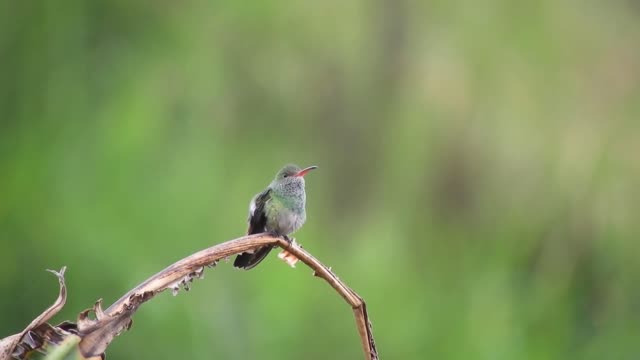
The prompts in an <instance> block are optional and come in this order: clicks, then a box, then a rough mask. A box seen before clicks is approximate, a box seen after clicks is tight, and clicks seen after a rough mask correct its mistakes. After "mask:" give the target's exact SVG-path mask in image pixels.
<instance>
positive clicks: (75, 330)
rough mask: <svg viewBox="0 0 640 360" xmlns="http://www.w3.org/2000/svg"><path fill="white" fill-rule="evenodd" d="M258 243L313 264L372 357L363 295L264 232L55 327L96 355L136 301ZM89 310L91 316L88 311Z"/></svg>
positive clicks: (187, 261)
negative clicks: (342, 303)
mask: <svg viewBox="0 0 640 360" xmlns="http://www.w3.org/2000/svg"><path fill="white" fill-rule="evenodd" d="M264 245H272V246H278V247H280V248H282V249H284V250H286V251H288V252H289V253H291V254H293V255H294V256H296V257H297V258H298V259H300V260H301V261H302V262H304V263H305V264H306V265H307V266H309V267H310V268H311V269H313V270H314V275H315V276H318V277H320V278H322V279H324V280H325V281H327V282H328V283H329V285H331V287H333V288H334V289H335V290H336V291H337V292H338V293H339V294H340V295H341V296H342V298H344V300H345V301H346V302H347V303H348V304H349V305H350V306H351V308H352V309H353V311H354V315H355V319H356V326H357V328H358V333H359V334H360V339H361V343H362V348H363V350H364V353H365V359H367V360H378V353H377V350H376V346H375V342H374V339H373V334H372V331H371V323H370V321H369V317H368V314H367V308H366V304H365V302H364V300H363V299H362V298H361V297H360V296H359V295H358V294H356V293H355V292H354V291H353V290H351V289H350V288H349V287H348V286H347V285H345V284H344V283H343V282H342V281H340V279H338V277H337V276H336V275H335V274H334V273H333V272H332V271H331V269H330V268H328V267H327V266H325V265H323V264H322V263H321V262H320V261H318V260H317V259H316V258H314V257H313V256H312V255H311V254H309V253H308V252H307V251H305V250H304V249H302V248H301V247H299V246H298V245H297V244H295V242H293V243H289V242H288V241H286V240H284V239H282V238H279V237H274V236H272V235H271V234H268V233H262V234H255V235H248V236H243V237H241V238H237V239H234V240H229V241H227V242H224V243H221V244H218V245H215V246H212V247H210V248H207V249H204V250H202V251H199V252H197V253H195V254H193V255H191V256H188V257H186V258H184V259H182V260H179V261H178V262H176V263H174V264H173V265H170V266H169V267H167V268H165V269H164V270H162V271H160V272H159V273H157V274H155V275H153V276H152V277H150V278H149V279H147V280H145V281H144V282H142V283H141V284H140V285H138V286H136V287H135V288H134V289H132V290H131V291H129V292H127V293H126V294H125V295H124V296H122V297H121V298H120V299H118V300H117V301H116V302H115V303H113V304H112V305H111V306H109V308H107V309H106V310H103V309H102V300H101V299H100V300H98V301H97V302H96V303H95V304H94V306H93V307H92V308H90V309H87V310H84V311H82V312H81V313H80V314H79V316H78V322H77V324H73V323H68V322H65V323H62V324H60V325H58V326H57V327H55V328H57V329H60V330H63V331H64V332H66V333H68V334H73V335H78V336H79V337H80V338H81V339H82V340H80V343H79V344H78V350H79V351H80V353H81V354H82V356H84V357H85V358H94V357H101V356H102V354H104V352H105V350H106V348H107V346H108V345H109V343H111V341H112V340H113V339H114V338H115V337H116V336H118V335H120V334H121V333H122V332H124V331H126V330H128V329H129V328H130V327H131V324H132V319H131V318H132V316H133V314H134V313H135V312H136V310H137V309H138V308H139V307H140V305H142V304H143V303H145V302H146V301H149V300H150V299H151V298H153V297H154V296H155V295H157V294H159V293H160V292H162V291H164V290H167V289H171V290H172V291H173V293H174V295H175V294H176V293H177V292H178V291H179V289H180V288H184V289H185V290H189V286H190V284H191V282H192V281H193V280H194V279H196V278H200V277H202V275H203V273H204V269H205V267H213V266H215V265H216V264H217V263H218V261H219V260H221V259H224V258H227V257H230V256H233V255H236V254H239V253H242V252H245V251H250V250H255V249H257V248H259V247H261V246H264ZM90 313H94V315H95V319H92V318H90V317H89V314H90ZM21 341H22V340H21Z"/></svg>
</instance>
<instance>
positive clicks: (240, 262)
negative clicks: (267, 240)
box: [233, 245, 273, 270]
mask: <svg viewBox="0 0 640 360" xmlns="http://www.w3.org/2000/svg"><path fill="white" fill-rule="evenodd" d="M272 248H273V247H272V246H271V245H267V246H263V247H261V248H259V249H257V250H255V251H254V252H253V253H249V252H243V253H242V254H240V255H238V256H236V260H235V261H234V262H233V266H235V267H237V268H240V269H244V270H250V269H253V268H254V267H255V266H256V265H258V264H259V263H260V262H261V261H262V260H264V258H265V257H267V255H269V251H271V249H272Z"/></svg>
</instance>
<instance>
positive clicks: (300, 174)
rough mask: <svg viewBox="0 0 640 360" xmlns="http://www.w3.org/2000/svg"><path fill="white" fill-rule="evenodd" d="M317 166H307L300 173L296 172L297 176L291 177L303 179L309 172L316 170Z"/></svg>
mask: <svg viewBox="0 0 640 360" xmlns="http://www.w3.org/2000/svg"><path fill="white" fill-rule="evenodd" d="M317 168H318V167H317V166H309V167H308V168H305V169H302V170H300V171H298V173H297V174H295V175H293V176H300V177H303V176H305V175H306V174H307V173H308V172H309V171H311V170H313V169H317Z"/></svg>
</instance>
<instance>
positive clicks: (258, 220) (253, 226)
mask: <svg viewBox="0 0 640 360" xmlns="http://www.w3.org/2000/svg"><path fill="white" fill-rule="evenodd" d="M269 200H271V189H267V190H265V191H263V192H261V193H260V194H258V195H256V196H255V197H254V198H253V199H252V200H251V204H250V205H249V229H248V230H247V235H251V234H257V233H261V232H265V231H266V226H267V215H266V212H265V205H266V204H267V201H269Z"/></svg>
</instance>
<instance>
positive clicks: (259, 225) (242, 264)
mask: <svg viewBox="0 0 640 360" xmlns="http://www.w3.org/2000/svg"><path fill="white" fill-rule="evenodd" d="M317 168H318V167H317V166H309V167H306V168H304V169H301V168H300V167H298V166H297V165H293V164H287V165H285V166H284V167H282V169H280V171H278V173H277V174H276V176H275V178H274V179H273V181H272V182H271V183H270V184H269V186H268V187H267V188H266V189H265V190H264V191H262V192H260V193H258V194H256V195H255V196H254V197H253V199H251V202H250V203H249V219H248V222H249V228H248V230H247V235H252V234H258V233H263V232H268V233H271V234H273V235H276V236H282V237H284V238H285V239H287V240H289V238H288V235H291V234H293V233H294V232H296V231H297V230H298V229H300V227H302V225H303V224H304V223H305V221H306V219H307V212H306V210H305V203H306V197H307V196H306V192H305V188H304V187H305V182H304V176H305V175H306V174H307V173H308V172H309V171H311V170H314V169H317ZM272 248H273V246H272V245H266V246H263V247H260V248H258V249H255V250H254V251H252V252H243V253H241V254H239V255H238V256H236V259H235V261H234V262H233V266H234V267H236V268H240V269H244V270H249V269H252V268H254V267H255V266H256V265H258V264H259V263H260V262H261V261H262V260H264V258H265V257H266V256H267V255H268V254H269V252H270V251H271V249H272ZM280 255H283V254H280Z"/></svg>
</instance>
